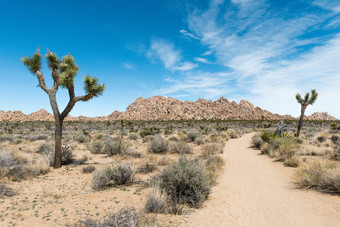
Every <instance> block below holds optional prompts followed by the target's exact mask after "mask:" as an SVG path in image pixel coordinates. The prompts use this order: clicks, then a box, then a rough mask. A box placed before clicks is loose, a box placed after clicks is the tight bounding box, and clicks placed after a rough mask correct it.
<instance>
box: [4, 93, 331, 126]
mask: <svg viewBox="0 0 340 227" xmlns="http://www.w3.org/2000/svg"><path fill="white" fill-rule="evenodd" d="M262 116H264V117H265V119H268V120H281V119H287V120H288V119H296V118H294V117H292V116H291V115H279V114H273V113H271V112H269V111H268V110H263V109H261V108H260V107H255V106H254V105H253V104H252V103H250V102H248V101H247V100H241V101H240V103H236V102H235V101H232V102H229V101H228V99H226V98H224V97H221V98H220V99H218V100H216V101H211V100H206V99H198V100H197V101H195V102H190V101H180V100H177V99H174V98H171V97H169V98H165V97H163V96H154V97H151V98H147V99H145V98H142V97H140V98H138V99H136V101H135V102H133V103H132V104H130V105H129V106H128V107H127V108H126V111H125V112H119V111H114V112H113V113H112V114H110V115H109V116H107V117H85V116H79V117H72V116H68V117H66V119H65V120H66V121H105V120H120V119H126V120H192V119H193V120H211V119H213V120H214V119H221V120H256V119H261V118H262ZM306 119H307V120H337V119H336V118H335V117H333V116H331V115H329V114H328V113H319V112H317V113H314V114H312V115H310V116H308V117H306ZM38 120H40V121H53V120H54V117H53V115H52V114H50V113H49V112H47V111H46V110H44V109H41V110H39V111H37V112H34V113H31V114H28V115H25V114H24V113H22V112H21V111H8V112H4V111H0V121H38Z"/></svg>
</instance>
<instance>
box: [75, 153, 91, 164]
mask: <svg viewBox="0 0 340 227" xmlns="http://www.w3.org/2000/svg"><path fill="white" fill-rule="evenodd" d="M88 160H89V157H88V156H87V155H86V154H84V155H83V156H82V157H81V158H80V159H78V160H76V161H75V160H73V162H74V163H76V164H78V165H84V164H85V163H86V162H87V161H88Z"/></svg>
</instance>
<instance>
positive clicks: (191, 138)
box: [187, 131, 199, 142]
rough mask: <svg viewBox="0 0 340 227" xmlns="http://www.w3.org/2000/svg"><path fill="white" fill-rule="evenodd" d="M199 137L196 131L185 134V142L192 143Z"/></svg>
mask: <svg viewBox="0 0 340 227" xmlns="http://www.w3.org/2000/svg"><path fill="white" fill-rule="evenodd" d="M198 136H199V133H198V132H196V131H189V132H188V133H187V140H188V142H194V141H195V139H196V138H197V137H198Z"/></svg>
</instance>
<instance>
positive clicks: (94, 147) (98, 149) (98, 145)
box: [88, 141, 104, 154]
mask: <svg viewBox="0 0 340 227" xmlns="http://www.w3.org/2000/svg"><path fill="white" fill-rule="evenodd" d="M103 147H104V145H103V143H102V142H101V141H94V142H92V143H91V144H90V145H89V147H88V148H89V150H90V152H91V153H92V154H104V152H103Z"/></svg>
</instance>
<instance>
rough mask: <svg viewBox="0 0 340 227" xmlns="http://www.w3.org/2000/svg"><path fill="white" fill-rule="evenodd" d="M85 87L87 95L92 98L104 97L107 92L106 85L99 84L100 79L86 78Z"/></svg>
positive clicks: (87, 76)
mask: <svg viewBox="0 0 340 227" xmlns="http://www.w3.org/2000/svg"><path fill="white" fill-rule="evenodd" d="M84 86H85V87H84V89H85V92H86V94H89V95H91V96H92V97H98V96H100V95H102V94H103V92H104V90H105V84H98V78H97V77H91V76H89V75H86V76H85V77H84Z"/></svg>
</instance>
